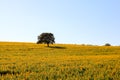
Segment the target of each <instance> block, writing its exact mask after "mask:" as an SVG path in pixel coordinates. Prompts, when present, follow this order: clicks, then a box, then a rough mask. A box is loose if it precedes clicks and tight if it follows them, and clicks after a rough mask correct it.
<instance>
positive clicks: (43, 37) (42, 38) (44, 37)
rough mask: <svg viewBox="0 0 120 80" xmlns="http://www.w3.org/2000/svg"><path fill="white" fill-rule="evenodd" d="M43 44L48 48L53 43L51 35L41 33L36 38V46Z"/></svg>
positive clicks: (53, 39)
mask: <svg viewBox="0 0 120 80" xmlns="http://www.w3.org/2000/svg"><path fill="white" fill-rule="evenodd" d="M41 43H45V44H47V46H48V47H49V44H53V43H55V38H54V35H53V34H52V33H42V34H40V35H39V36H38V41H37V44H41Z"/></svg>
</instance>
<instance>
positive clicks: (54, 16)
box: [0, 0, 120, 45]
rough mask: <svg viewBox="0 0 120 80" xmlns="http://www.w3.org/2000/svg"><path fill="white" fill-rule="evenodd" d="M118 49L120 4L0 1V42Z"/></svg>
mask: <svg viewBox="0 0 120 80" xmlns="http://www.w3.org/2000/svg"><path fill="white" fill-rule="evenodd" d="M43 32H51V33H53V34H54V36H55V41H56V43H62V44H92V45H104V44H105V43H110V44H111V45H120V0H0V41H15V42H37V36H38V35H40V34H41V33H43Z"/></svg>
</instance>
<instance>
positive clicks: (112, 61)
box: [0, 42, 120, 80]
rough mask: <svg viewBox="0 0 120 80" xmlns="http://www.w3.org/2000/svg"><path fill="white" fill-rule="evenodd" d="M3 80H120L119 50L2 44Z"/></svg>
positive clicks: (0, 77)
mask: <svg viewBox="0 0 120 80" xmlns="http://www.w3.org/2000/svg"><path fill="white" fill-rule="evenodd" d="M0 80H120V47H119V46H82V45H71V44H54V45H51V46H50V47H46V45H45V44H39V45H38V44H35V43H17V42H0Z"/></svg>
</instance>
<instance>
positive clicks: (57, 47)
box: [49, 46, 66, 49]
mask: <svg viewBox="0 0 120 80" xmlns="http://www.w3.org/2000/svg"><path fill="white" fill-rule="evenodd" d="M49 48H56V49H66V47H61V46H49Z"/></svg>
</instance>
